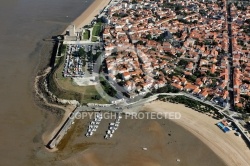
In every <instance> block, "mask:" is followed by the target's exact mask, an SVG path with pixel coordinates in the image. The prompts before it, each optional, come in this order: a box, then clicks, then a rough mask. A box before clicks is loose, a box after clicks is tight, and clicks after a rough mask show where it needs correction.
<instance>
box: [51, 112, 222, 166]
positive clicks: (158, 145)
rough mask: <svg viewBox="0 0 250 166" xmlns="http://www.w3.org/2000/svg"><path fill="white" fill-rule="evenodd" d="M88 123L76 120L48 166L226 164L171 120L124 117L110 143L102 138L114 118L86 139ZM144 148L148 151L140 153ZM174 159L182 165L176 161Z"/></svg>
mask: <svg viewBox="0 0 250 166" xmlns="http://www.w3.org/2000/svg"><path fill="white" fill-rule="evenodd" d="M123 117H124V116H123ZM90 121H91V120H90V119H88V118H87V119H83V120H82V119H81V120H77V121H76V123H75V124H74V125H75V126H73V127H72V130H71V131H69V132H68V134H67V136H66V137H65V139H64V140H63V141H62V144H61V145H59V149H60V150H59V151H58V152H56V153H57V157H56V158H55V159H54V160H55V161H53V162H51V164H53V165H67V166H68V165H74V166H77V165H82V164H84V165H86V166H87V165H89V166H95V165H96V166H99V165H100V166H102V165H110V166H113V165H114V166H115V165H121V166H123V165H124V166H126V165H131V166H133V165H145V166H153V165H166V163H167V165H173V166H174V165H180V164H181V165H185V166H186V165H192V166H193V165H204V166H205V165H214V166H217V165H218V166H222V165H225V164H224V162H223V161H222V160H221V159H220V158H219V157H218V156H216V154H215V153H214V152H213V151H212V150H211V149H210V148H208V147H207V146H206V145H205V144H204V143H203V142H202V141H200V140H199V139H198V138H196V137H195V136H194V135H193V134H190V133H189V132H188V131H187V130H185V129H184V128H182V127H180V126H178V125H176V124H175V123H173V122H171V121H170V120H166V119H159V120H147V119H140V120H139V119H131V118H127V119H125V118H123V119H122V120H121V124H120V126H119V128H118V130H117V131H116V132H115V133H114V136H113V138H111V139H109V140H106V139H104V135H105V131H106V130H107V129H108V124H109V123H110V122H113V121H114V119H109V120H102V121H101V123H100V126H99V128H98V130H97V132H96V133H94V135H93V136H92V137H88V138H87V137H85V135H84V134H85V133H86V130H87V126H88V124H89V122H90ZM144 147H145V148H147V150H143V149H142V148H144ZM58 156H59V157H58ZM60 156H61V157H60ZM177 159H180V160H181V162H177V161H176V160H177Z"/></svg>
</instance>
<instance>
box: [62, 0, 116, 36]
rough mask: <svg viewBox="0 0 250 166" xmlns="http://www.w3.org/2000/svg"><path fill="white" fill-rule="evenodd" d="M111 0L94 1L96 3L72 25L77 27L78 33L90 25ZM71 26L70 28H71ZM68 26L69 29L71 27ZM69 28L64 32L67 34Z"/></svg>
mask: <svg viewBox="0 0 250 166" xmlns="http://www.w3.org/2000/svg"><path fill="white" fill-rule="evenodd" d="M110 1H111V0H94V2H93V3H92V4H91V5H90V6H89V7H88V8H87V9H86V10H85V11H84V12H83V13H82V14H80V15H79V16H78V17H77V18H76V19H75V20H74V21H73V22H72V23H71V24H70V25H72V24H73V25H75V28H76V31H77V30H79V29H80V28H82V27H83V26H85V25H87V24H89V23H90V22H91V21H92V20H93V19H94V17H95V16H96V15H98V14H99V13H100V11H101V10H102V9H104V7H106V6H107V5H108V4H109V3H110ZM70 25H69V26H70ZM69 26H68V27H69ZM68 27H67V28H66V29H65V30H64V32H63V33H65V32H66V30H67V29H68Z"/></svg>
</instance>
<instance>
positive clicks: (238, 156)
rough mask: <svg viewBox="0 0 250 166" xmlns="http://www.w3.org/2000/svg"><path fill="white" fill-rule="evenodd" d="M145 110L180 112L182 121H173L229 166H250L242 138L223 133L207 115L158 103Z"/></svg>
mask: <svg viewBox="0 0 250 166" xmlns="http://www.w3.org/2000/svg"><path fill="white" fill-rule="evenodd" d="M145 109H146V110H149V111H154V112H180V113H181V115H182V116H181V119H179V120H172V121H174V122H175V123H176V124H178V125H180V126H182V127H184V128H185V129H187V130H188V131H190V132H191V133H193V134H194V135H195V136H196V137H197V138H199V139H200V140H201V141H202V142H204V143H205V144H206V145H207V146H208V147H210V148H211V149H212V150H213V151H214V152H215V153H216V154H217V155H218V156H219V157H221V158H222V159H223V160H224V161H225V163H226V164H227V165H232V166H235V165H242V166H243V165H249V159H250V150H249V148H248V147H247V145H246V143H245V142H244V141H243V139H242V138H240V137H237V136H235V135H234V132H233V131H231V132H229V133H226V134H225V133H223V132H222V131H221V130H220V129H219V128H218V127H217V126H216V125H215V124H216V123H217V122H218V120H215V119H213V118H211V117H209V116H207V115H205V114H201V113H199V112H196V111H194V110H192V109H190V108H186V107H185V106H183V105H181V104H173V103H164V102H161V101H156V102H153V103H150V104H146V105H145Z"/></svg>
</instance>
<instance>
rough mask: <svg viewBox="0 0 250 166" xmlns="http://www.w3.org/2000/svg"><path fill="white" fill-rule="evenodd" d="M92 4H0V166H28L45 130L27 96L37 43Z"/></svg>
mask: <svg viewBox="0 0 250 166" xmlns="http://www.w3.org/2000/svg"><path fill="white" fill-rule="evenodd" d="M92 1H93V0H88V1H87V2H86V0H1V1H0V58H1V59H0V122H1V126H0V165H5V166H8V165H10V166H13V165H32V164H30V161H31V159H30V158H31V156H32V153H34V152H33V149H35V148H34V144H35V142H38V143H39V142H40V144H41V143H42V142H41V138H35V136H36V135H37V134H39V133H40V132H41V131H40V130H41V128H42V127H41V126H42V125H46V124H43V121H44V116H43V115H42V114H43V113H42V111H40V109H39V108H37V107H36V106H35V104H34V101H33V96H32V85H33V80H34V75H35V74H36V70H37V65H38V64H39V55H40V52H41V46H42V44H43V43H42V39H43V38H44V37H47V36H50V35H58V34H60V33H62V32H63V30H64V29H65V28H66V26H67V25H68V24H69V23H70V22H72V21H73V19H75V18H76V17H77V16H79V15H80V14H81V13H82V11H84V10H85V9H86V8H87V7H88V6H89V4H91V2H92ZM66 16H68V17H66Z"/></svg>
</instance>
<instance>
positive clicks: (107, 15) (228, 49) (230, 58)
mask: <svg viewBox="0 0 250 166" xmlns="http://www.w3.org/2000/svg"><path fill="white" fill-rule="evenodd" d="M60 48H61V51H60V52H64V53H65V59H64V67H63V71H61V73H62V76H63V77H65V78H71V79H72V80H73V82H74V84H76V85H78V86H80V87H82V86H85V87H86V86H89V85H95V86H98V84H99V83H98V81H97V80H99V79H101V81H100V83H101V85H100V87H102V88H103V89H104V91H105V92H106V93H107V94H108V96H112V97H113V99H112V100H110V101H109V102H110V103H112V104H115V105H112V104H111V105H107V107H105V108H102V107H104V106H101V105H98V104H95V101H97V100H99V99H100V98H103V96H104V95H103V94H104V93H102V94H99V95H95V96H94V100H95V101H92V102H88V103H87V106H83V105H81V106H80V107H79V110H88V109H96V107H98V110H109V109H110V110H115V111H119V110H120V109H123V107H124V108H125V107H126V108H131V107H132V106H131V105H132V104H131V105H130V103H132V101H133V102H134V100H132V99H136V98H139V99H145V98H150V97H154V96H157V97H158V95H159V94H167V95H168V94H169V95H173V96H174V95H176V94H179V95H184V96H186V97H188V98H191V99H192V100H196V101H199V102H201V103H204V104H206V105H209V106H212V107H214V108H215V109H217V110H219V113H220V114H223V116H226V117H227V118H228V120H229V121H233V122H234V120H235V116H242V117H244V118H242V120H239V121H238V120H237V121H236V122H235V124H236V128H237V127H238V125H240V127H239V128H240V129H241V130H242V132H241V133H242V134H243V135H244V136H245V138H247V139H248V141H250V139H249V138H250V137H249V124H248V123H249V122H250V119H249V116H248V115H249V113H250V111H249V110H250V74H249V73H250V5H249V2H248V1H226V0H188V1H177V0H176V1H175V0H154V1H151V0H120V1H117V0H113V1H110V3H109V5H108V6H106V7H105V8H104V9H103V10H102V11H101V12H100V14H99V15H97V16H96V17H95V18H94V20H92V21H91V23H90V24H89V25H85V26H84V27H82V28H80V29H75V27H74V25H72V26H71V28H69V29H68V31H67V32H66V35H65V36H64V40H63V44H62V45H61V46H60ZM58 57H60V55H59V56H58ZM98 61H101V63H100V64H99V65H100V66H98V68H97V69H98V70H95V69H94V68H95V66H96V65H98ZM99 93H100V92H99ZM105 97H107V96H105ZM114 98H115V100H114ZM118 101H119V102H118ZM140 102H142V103H143V102H146V101H144V100H143V101H140ZM119 103H122V104H120V105H119ZM80 104H81V103H80ZM80 104H79V105H80ZM117 104H118V106H117ZM133 104H134V103H133ZM138 105H139V104H138ZM92 106H95V108H94V107H92ZM128 106H129V107H128ZM99 116H100V117H101V116H102V115H101V114H100V115H98V118H99ZM98 118H97V123H98V124H99V121H100V119H101V118H99V119H98ZM92 123H93V124H91V125H90V126H89V129H88V132H87V134H86V136H87V137H89V136H91V135H92V134H93V131H96V129H97V127H98V126H97V124H96V122H92ZM119 123H120V122H119ZM69 124H73V122H70V123H69ZM114 124H115V123H114ZM114 124H113V125H114ZM228 124H230V126H231V122H228V121H227V120H222V121H221V122H219V123H218V124H217V125H218V127H220V128H221V129H222V130H223V131H224V132H228V131H229V129H228V128H227V127H225V126H228ZM95 125H96V126H95ZM116 125H118V124H116ZM111 127H113V126H111ZM112 134H113V133H111V130H110V131H109V133H108V134H107V135H106V136H105V137H106V138H111V137H112ZM110 135H111V136H110ZM237 135H240V133H239V132H237Z"/></svg>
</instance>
